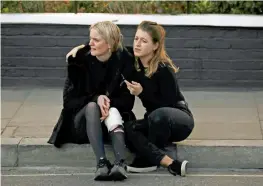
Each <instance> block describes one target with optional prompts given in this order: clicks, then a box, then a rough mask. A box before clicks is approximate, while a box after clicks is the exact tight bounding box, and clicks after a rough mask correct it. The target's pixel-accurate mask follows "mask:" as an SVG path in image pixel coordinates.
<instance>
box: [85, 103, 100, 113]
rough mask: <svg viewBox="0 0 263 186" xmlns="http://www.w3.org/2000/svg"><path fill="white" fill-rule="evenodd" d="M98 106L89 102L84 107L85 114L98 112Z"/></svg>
mask: <svg viewBox="0 0 263 186" xmlns="http://www.w3.org/2000/svg"><path fill="white" fill-rule="evenodd" d="M98 109H99V106H98V104H97V103H95V102H89V103H88V104H87V105H86V107H85V113H89V112H90V111H94V110H98Z"/></svg>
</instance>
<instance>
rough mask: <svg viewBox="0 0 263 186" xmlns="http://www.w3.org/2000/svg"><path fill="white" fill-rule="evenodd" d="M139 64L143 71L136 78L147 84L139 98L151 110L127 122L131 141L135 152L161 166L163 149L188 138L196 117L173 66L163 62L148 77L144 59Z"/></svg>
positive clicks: (129, 145)
mask: <svg viewBox="0 0 263 186" xmlns="http://www.w3.org/2000/svg"><path fill="white" fill-rule="evenodd" d="M139 65H140V69H141V71H139V72H137V73H136V76H134V78H133V79H134V81H136V82H139V83H140V84H141V85H142V87H143V91H142V93H141V94H139V98H140V99H141V101H142V104H143V105H144V107H145V108H146V111H147V112H146V113H145V116H144V119H142V120H137V121H133V122H127V123H125V131H126V135H127V144H128V147H129V148H130V150H131V151H134V152H135V153H137V154H138V155H139V156H141V157H144V158H145V160H149V161H150V163H153V164H155V165H159V164H160V162H161V160H162V159H163V157H164V156H165V152H164V151H163V150H161V149H164V148H165V147H166V146H167V145H169V144H170V143H171V142H177V141H182V140H184V139H186V138H187V137H188V136H189V135H190V134H191V132H192V130H193V128H194V119H193V115H192V113H191V111H190V110H189V108H188V105H187V103H186V102H185V98H184V96H183V95H182V93H181V91H180V89H179V86H178V84H177V79H176V75H175V73H174V72H173V69H172V68H170V67H169V66H168V65H166V64H160V65H159V67H158V69H157V72H156V73H154V74H153V76H152V77H150V78H148V77H146V76H145V75H144V69H143V66H142V64H141V62H140V61H139Z"/></svg>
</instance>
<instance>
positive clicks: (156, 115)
mask: <svg viewBox="0 0 263 186" xmlns="http://www.w3.org/2000/svg"><path fill="white" fill-rule="evenodd" d="M162 112H163V111H162V110H160V109H157V110H155V111H153V112H152V113H151V114H150V115H149V116H148V120H149V123H150V124H159V123H161V122H162V120H163V114H162Z"/></svg>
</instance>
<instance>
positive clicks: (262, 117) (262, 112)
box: [258, 103, 263, 121]
mask: <svg viewBox="0 0 263 186" xmlns="http://www.w3.org/2000/svg"><path fill="white" fill-rule="evenodd" d="M258 115H259V119H260V121H263V104H261V103H260V104H258Z"/></svg>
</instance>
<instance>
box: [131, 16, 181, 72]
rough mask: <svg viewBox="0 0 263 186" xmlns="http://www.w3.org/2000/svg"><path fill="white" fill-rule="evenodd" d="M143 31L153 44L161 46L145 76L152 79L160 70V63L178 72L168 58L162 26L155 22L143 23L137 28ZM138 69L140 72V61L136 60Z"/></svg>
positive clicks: (155, 52)
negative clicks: (158, 69)
mask: <svg viewBox="0 0 263 186" xmlns="http://www.w3.org/2000/svg"><path fill="white" fill-rule="evenodd" d="M139 29H141V30H143V31H144V32H147V33H148V34H149V35H150V36H151V38H152V42H153V43H154V44H156V43H158V44H159V46H158V48H157V49H156V50H155V51H154V55H153V58H152V59H151V60H150V62H149V67H148V69H147V70H146V73H145V75H146V76H147V77H151V76H152V75H153V74H154V73H155V72H156V71H157V68H158V65H159V63H164V64H165V63H166V64H168V65H169V66H170V67H171V68H172V69H173V70H174V72H178V71H179V68H177V67H176V66H175V64H174V63H173V61H172V60H171V58H170V57H169V56H168V54H167V52H166V50H165V34H166V33H165V30H164V28H163V27H162V26H161V25H158V24H157V23H155V22H151V21H143V22H141V23H140V24H139V26H138V27H137V30H139ZM135 67H136V69H137V70H138V71H139V64H138V61H137V60H136V63H135Z"/></svg>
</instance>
